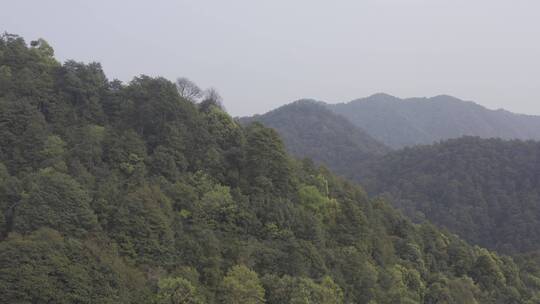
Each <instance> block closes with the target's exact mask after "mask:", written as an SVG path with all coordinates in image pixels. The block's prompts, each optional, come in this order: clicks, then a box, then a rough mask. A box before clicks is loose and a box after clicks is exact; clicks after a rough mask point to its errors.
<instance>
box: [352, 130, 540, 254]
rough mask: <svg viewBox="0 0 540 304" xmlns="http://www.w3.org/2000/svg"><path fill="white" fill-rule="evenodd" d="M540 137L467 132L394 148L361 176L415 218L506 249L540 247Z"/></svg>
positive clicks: (516, 251)
mask: <svg viewBox="0 0 540 304" xmlns="http://www.w3.org/2000/svg"><path fill="white" fill-rule="evenodd" d="M539 173H540V142H535V141H519V140H512V141H504V140H500V139H481V138H478V137H464V138H459V139H451V140H448V141H444V142H441V143H437V144H434V145H430V146H418V147H413V148H406V149H403V150H400V151H396V152H392V153H389V154H387V155H386V156H384V157H382V158H381V159H379V160H378V161H377V162H374V163H372V164H371V168H370V169H369V170H368V169H367V168H365V169H364V170H362V171H361V174H362V175H364V177H363V178H361V179H360V180H362V181H363V184H364V185H366V186H367V189H369V192H371V193H372V194H381V193H386V194H387V197H389V198H390V199H391V200H392V202H393V203H394V205H395V206H397V207H399V208H400V209H402V210H404V211H405V213H406V214H407V215H409V216H411V217H413V218H416V219H428V220H429V221H431V222H433V223H436V224H437V225H441V226H444V227H447V228H448V229H449V230H450V231H452V232H454V233H457V234H458V235H461V236H462V237H463V238H465V239H467V240H469V241H470V242H472V243H474V244H480V245H482V246H485V247H488V248H491V249H496V250H498V251H500V252H505V253H518V252H528V251H537V250H540V174H539Z"/></svg>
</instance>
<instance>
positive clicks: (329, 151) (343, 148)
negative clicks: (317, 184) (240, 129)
mask: <svg viewBox="0 0 540 304" xmlns="http://www.w3.org/2000/svg"><path fill="white" fill-rule="evenodd" d="M253 121H258V122H260V123H262V124H263V125H265V126H266V127H269V128H273V129H275V130H276V131H278V133H279V135H280V136H281V138H282V139H283V141H284V143H285V147H286V148H287V151H288V152H290V153H291V154H292V155H294V156H296V157H299V158H303V157H309V158H311V159H313V160H314V161H316V162H317V163H322V164H324V165H326V166H328V167H329V168H330V169H332V170H334V171H335V172H339V173H340V174H342V175H344V176H352V175H353V174H354V173H355V172H356V170H357V169H358V168H359V167H360V165H361V164H362V163H364V162H365V161H368V160H370V159H372V158H374V157H376V156H379V155H382V154H384V153H386V152H388V151H389V148H387V147H386V146H385V145H383V144H381V143H379V142H377V141H376V140H375V139H373V138H372V137H371V136H369V135H368V134H367V133H365V132H364V131H363V130H361V129H360V128H358V127H356V126H355V125H353V124H352V123H350V122H349V121H348V120H347V119H345V118H344V117H342V116H340V115H337V114H334V113H333V112H332V111H330V110H328V109H326V107H325V105H324V104H323V103H321V102H316V101H314V100H299V101H296V102H293V103H291V104H288V105H285V106H282V107H280V108H278V109H275V110H273V111H270V112H268V113H266V114H264V115H255V116H253V117H249V118H241V119H240V122H241V123H243V124H247V123H249V122H253Z"/></svg>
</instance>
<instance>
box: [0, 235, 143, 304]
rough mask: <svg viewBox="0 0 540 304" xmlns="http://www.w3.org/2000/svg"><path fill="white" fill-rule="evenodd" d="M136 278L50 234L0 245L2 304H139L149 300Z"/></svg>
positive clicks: (111, 260)
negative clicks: (3, 303)
mask: <svg viewBox="0 0 540 304" xmlns="http://www.w3.org/2000/svg"><path fill="white" fill-rule="evenodd" d="M140 275H141V274H140V273H138V272H135V271H133V270H131V269H130V268H129V267H128V266H126V265H124V264H123V262H122V261H121V260H119V259H118V258H115V257H111V256H109V255H108V254H107V253H106V252H105V250H102V249H98V250H96V248H94V246H93V245H92V244H85V243H82V242H80V241H78V240H74V239H70V238H63V237H62V236H60V234H59V233H57V232H56V231H54V230H49V229H40V230H37V231H35V232H33V233H32V234H30V235H28V236H25V237H22V236H20V235H15V234H14V235H11V236H10V237H9V238H8V239H6V240H4V241H2V242H0V294H1V295H2V302H5V303H66V304H68V303H111V304H112V303H140V302H139V301H143V300H144V299H146V298H147V297H148V295H149V291H148V289H147V288H146V287H145V286H144V285H142V284H141V283H142V282H144V280H141V278H140Z"/></svg>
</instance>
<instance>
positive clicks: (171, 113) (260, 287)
mask: <svg viewBox="0 0 540 304" xmlns="http://www.w3.org/2000/svg"><path fill="white" fill-rule="evenodd" d="M52 54H53V53H52V49H51V48H50V46H48V45H47V44H46V43H45V42H44V41H37V42H35V43H33V45H32V46H30V47H28V46H27V45H26V44H25V42H24V40H22V38H19V37H16V36H12V35H4V36H2V39H0V86H1V87H2V89H1V90H0V233H1V234H0V294H1V295H2V301H5V302H8V303H153V302H157V303H276V304H277V303H280V304H281V303H328V304H330V303H332V304H336V303H535V301H536V302H537V299H538V298H540V294H539V292H538V290H539V288H538V286H540V283H539V282H540V270H539V269H540V267H539V266H538V265H540V263H538V259H536V258H535V257H534V256H524V257H520V258H519V260H518V261H519V263H518V264H516V263H515V262H514V260H513V259H511V258H506V257H500V256H498V255H496V254H494V253H490V252H487V251H486V250H484V249H480V248H477V247H472V246H470V245H468V244H466V243H465V242H463V241H462V240H460V239H459V238H458V237H457V236H454V235H451V234H448V233H446V232H443V231H441V230H439V229H437V228H435V227H434V226H432V225H429V224H427V223H425V224H413V223H411V222H410V221H408V220H407V219H406V218H404V217H403V216H401V215H400V214H399V213H398V212H397V211H396V210H394V209H392V208H391V207H390V206H389V205H388V204H387V203H386V202H385V201H384V200H382V199H378V200H370V199H369V198H368V197H367V195H366V193H365V191H364V190H363V189H362V188H360V187H359V186H357V185H354V184H352V183H350V182H347V181H345V180H343V179H341V178H339V177H336V176H335V175H333V174H331V173H330V172H329V171H328V170H327V169H325V168H319V167H316V166H315V165H314V164H313V162H311V161H308V160H304V161H302V162H300V161H297V160H294V159H292V158H290V157H289V156H288V155H287V153H286V152H285V149H284V145H283V143H282V141H281V140H280V138H279V136H278V134H277V133H276V132H275V131H273V130H271V129H267V128H265V127H263V126H262V125H260V124H252V125H249V126H246V127H243V126H241V125H239V124H238V123H237V122H235V121H234V120H233V119H232V118H231V117H230V116H228V115H227V114H226V113H225V112H224V111H223V109H222V108H220V107H219V103H217V102H216V101H217V100H214V101H212V100H210V101H208V102H205V103H204V104H202V105H197V104H194V103H192V102H191V101H189V100H186V99H185V98H183V97H181V96H180V95H179V94H178V90H177V88H176V86H175V85H174V84H173V83H171V82H169V81H167V80H166V79H163V78H152V77H148V76H140V77H137V78H135V79H134V80H133V81H132V82H130V83H128V84H122V83H120V82H118V81H108V80H107V79H106V78H105V75H104V73H103V71H102V69H101V67H100V66H99V64H96V63H91V64H83V63H77V62H73V61H69V62H66V63H65V64H63V65H60V64H59V63H57V62H56V61H54V60H52ZM452 185H453V184H451V183H449V184H448V188H449V189H451V187H453V186H452ZM438 189H439V188H438ZM238 265H245V266H238ZM259 278H260V279H259Z"/></svg>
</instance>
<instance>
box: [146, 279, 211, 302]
mask: <svg viewBox="0 0 540 304" xmlns="http://www.w3.org/2000/svg"><path fill="white" fill-rule="evenodd" d="M157 302H158V303H159V304H203V303H204V301H203V300H202V299H201V298H200V296H199V294H198V293H197V290H196V288H195V287H194V286H193V285H192V284H191V283H190V282H189V281H188V280H186V279H184V278H164V279H161V280H159V283H158V294H157Z"/></svg>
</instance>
